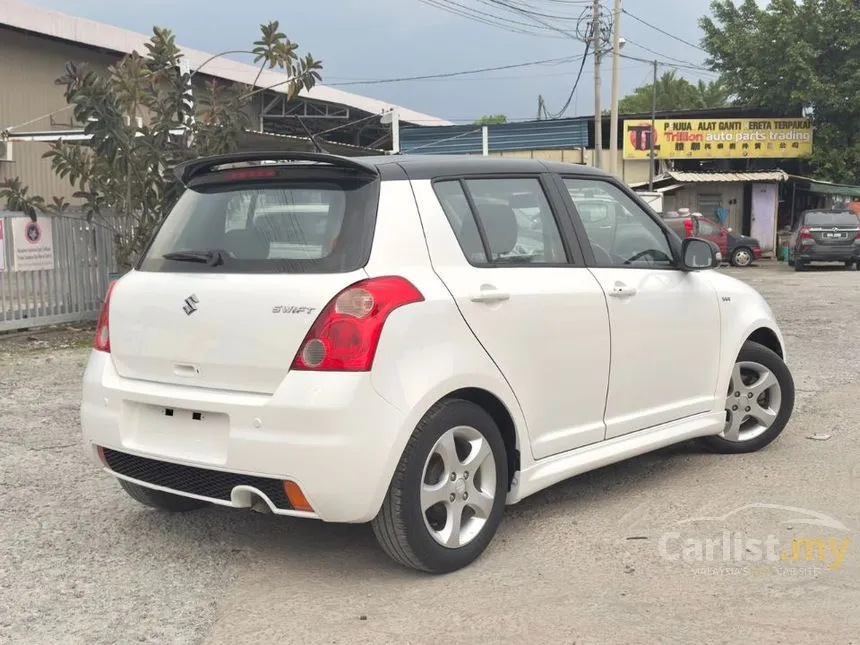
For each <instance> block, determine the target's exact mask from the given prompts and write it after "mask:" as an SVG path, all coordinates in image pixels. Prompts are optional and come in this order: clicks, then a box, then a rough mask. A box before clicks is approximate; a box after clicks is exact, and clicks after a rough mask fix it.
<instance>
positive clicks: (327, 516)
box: [81, 352, 412, 522]
mask: <svg viewBox="0 0 860 645" xmlns="http://www.w3.org/2000/svg"><path fill="white" fill-rule="evenodd" d="M167 408H169V409H174V410H175V411H176V413H175V416H172V417H168V416H166V415H165V413H164V410H165V409H167ZM192 412H201V413H202V420H197V421H194V420H192V417H191V413H192ZM81 426H82V429H83V442H84V447H85V450H86V451H87V453H88V454H89V456H90V457H91V458H92V460H93V461H94V462H95V463H97V464H99V465H102V466H103V467H106V466H107V464H113V465H112V467H111V468H108V470H109V472H111V473H112V474H114V475H115V476H118V477H121V478H123V479H128V480H130V481H134V482H137V483H139V484H141V485H144V486H149V487H151V488H156V489H159V490H167V491H170V492H174V493H177V494H182V495H186V496H189V497H197V498H200V499H206V500H207V501H211V502H213V503H216V504H222V505H225V506H234V507H248V506H249V505H250V504H251V503H252V502H254V501H255V500H256V499H257V498H260V499H263V500H264V501H265V503H266V504H267V505H268V506H269V508H270V510H272V511H273V512H275V513H277V514H283V515H296V516H305V517H315V518H318V519H321V520H324V521H328V522H367V521H369V520H371V519H372V518H373V517H374V516H375V515H376V513H377V512H378V510H379V507H380V506H381V503H382V500H383V498H384V496H385V494H386V491H387V488H388V484H389V479H390V473H392V472H393V470H394V468H395V466H396V464H397V461H398V460H399V459H400V447H401V446H402V445H403V443H404V442H403V438H402V437H403V433H406V436H408V435H409V433H411V431H412V429H411V428H409V427H408V425H407V420H406V418H405V416H404V414H403V413H401V412H400V411H398V410H397V409H395V408H394V407H393V406H392V405H390V404H389V403H388V402H387V401H385V400H384V399H383V398H382V397H380V396H379V394H378V393H377V392H376V390H375V389H374V388H373V386H372V385H371V383H370V377H369V374H367V373H359V374H331V373H329V374H323V373H311V372H292V373H290V374H289V375H288V376H287V378H286V379H285V380H284V382H283V383H282V384H281V386H280V387H279V388H278V390H277V391H276V392H275V394H274V395H272V396H266V395H258V394H246V393H238V392H226V391H216V390H207V389H202V388H191V387H185V386H176V385H163V384H159V383H149V382H143V381H133V380H128V379H123V378H122V377H120V376H119V375H118V374H117V373H116V371H115V369H114V367H113V363H112V361H111V358H110V356H109V355H108V354H104V353H102V352H93V353H92V354H91V356H90V360H89V363H88V365H87V369H86V372H85V375H84V383H83V399H82V403H81ZM100 448H101V449H102V450H100ZM105 449H106V450H105ZM106 454H107V459H105V455H106ZM148 460H153V462H152V463H150V462H149V461H148ZM160 463H163V464H164V467H159V466H160ZM174 466H178V467H174ZM183 466H184V467H186V468H184V469H183V468H182V467H183ZM188 467H190V468H188ZM195 469H199V470H195ZM204 480H205V482H206V483H207V485H203V483H201V481H204ZM284 480H289V481H291V482H294V483H296V484H298V486H299V487H300V488H301V491H302V492H303V493H304V495H305V497H306V498H307V501H308V502H309V503H310V506H311V507H312V509H313V511H312V512H307V511H301V510H294V509H293V508H292V507H291V505H290V504H289V503H288V501H287V498H286V496H285V495H284V494H281V493H282V491H283V488H282V487H280V486H279V484H282V482H283V481H284ZM225 482H226V483H225ZM225 486H228V488H227V489H225V488H224V487H225ZM225 490H229V493H228V494H225V492H224V491H225Z"/></svg>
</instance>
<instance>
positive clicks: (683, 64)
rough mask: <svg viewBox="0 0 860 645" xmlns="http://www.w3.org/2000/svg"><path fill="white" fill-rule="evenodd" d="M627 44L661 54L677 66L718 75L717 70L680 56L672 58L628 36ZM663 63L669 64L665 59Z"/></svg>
mask: <svg viewBox="0 0 860 645" xmlns="http://www.w3.org/2000/svg"><path fill="white" fill-rule="evenodd" d="M627 44H628V45H633V46H634V47H638V48H639V49H642V50H644V51H646V52H648V53H650V54H656V55H657V56H662V57H663V58H664V59H665V60H666V61H672V63H671V64H674V65H675V66H676V67H678V68H683V69H690V70H697V71H700V72H705V73H708V74H714V75H718V74H717V72H715V71H713V70H711V69H708V68H707V67H698V66H695V65H690V64H689V63H687V62H686V61H683V60H681V59H680V58H673V57H672V56H667V55H666V54H664V53H663V52H658V51H656V50H654V49H651V48H650V47H646V46H645V45H640V44H639V43H637V42H635V41H633V40H630V39H629V38H628V39H627ZM663 64H664V65H666V66H667V67H668V66H670V63H668V62H665V61H663Z"/></svg>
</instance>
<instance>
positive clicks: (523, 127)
mask: <svg viewBox="0 0 860 645" xmlns="http://www.w3.org/2000/svg"><path fill="white" fill-rule="evenodd" d="M487 131H488V139H489V151H490V152H491V153H496V152H515V151H524V150H572V149H576V148H588V147H589V144H588V122H587V121H586V120H584V119H554V120H546V121H528V122H524V123H499V124H495V125H489V126H487ZM400 150H401V152H403V153H405V154H428V155H432V154H481V152H482V150H483V135H482V132H481V126H478V125H452V126H433V127H416V128H402V129H401V130H400Z"/></svg>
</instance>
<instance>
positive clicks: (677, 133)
mask: <svg viewBox="0 0 860 645" xmlns="http://www.w3.org/2000/svg"><path fill="white" fill-rule="evenodd" d="M652 140H653V144H654V157H655V158H656V159H787V158H796V157H806V156H808V155H810V154H812V123H811V122H810V121H809V120H807V119H723V120H718V119H714V120H708V119H688V120H683V119H657V120H655V121H654V128H653V129H652V127H651V121H650V120H644V119H643V120H632V121H625V122H624V158H625V159H648V157H649V155H650V152H651V144H652Z"/></svg>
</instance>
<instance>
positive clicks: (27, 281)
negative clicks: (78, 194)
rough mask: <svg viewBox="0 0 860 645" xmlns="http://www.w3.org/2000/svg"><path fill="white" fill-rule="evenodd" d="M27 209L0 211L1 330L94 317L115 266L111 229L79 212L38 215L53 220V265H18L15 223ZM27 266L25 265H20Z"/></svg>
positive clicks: (96, 315)
mask: <svg viewBox="0 0 860 645" xmlns="http://www.w3.org/2000/svg"><path fill="white" fill-rule="evenodd" d="M21 218H26V215H24V214H23V213H13V212H8V211H2V212H0V224H2V231H3V233H4V234H3V236H2V238H3V239H2V242H0V243H2V244H3V245H4V251H5V252H4V253H3V254H2V255H3V261H2V262H0V331H8V330H13V329H26V328H30V327H38V326H42V325H52V324H58V323H68V322H78V321H83V320H93V319H95V318H97V317H98V314H99V310H100V309H101V305H102V301H103V300H104V295H105V293H106V291H107V285H108V279H109V275H110V273H111V272H112V271H113V264H114V254H113V236H112V233H111V232H110V231H109V230H107V229H105V228H103V227H101V226H96V225H95V224H90V223H87V221H86V220H85V219H84V218H83V217H81V216H77V215H65V214H64V215H62V216H48V215H40V216H39V221H44V220H46V219H50V221H51V238H52V239H51V245H52V247H53V269H42V270H16V266H15V259H16V257H15V246H16V245H20V240H18V241H16V240H13V239H12V238H13V235H12V231H13V228H14V226H13V223H14V221H15V220H20V219H21ZM22 268H23V267H22Z"/></svg>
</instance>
